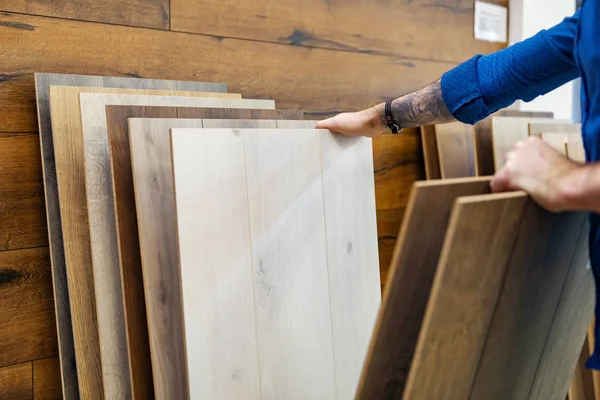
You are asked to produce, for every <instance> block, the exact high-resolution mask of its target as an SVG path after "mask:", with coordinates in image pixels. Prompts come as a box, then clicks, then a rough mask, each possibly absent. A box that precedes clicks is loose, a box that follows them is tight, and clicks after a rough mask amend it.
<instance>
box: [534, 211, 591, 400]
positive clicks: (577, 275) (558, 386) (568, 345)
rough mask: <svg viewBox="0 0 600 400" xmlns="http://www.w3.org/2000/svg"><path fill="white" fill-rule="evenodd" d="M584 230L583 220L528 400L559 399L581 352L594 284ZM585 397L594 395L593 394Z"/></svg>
mask: <svg viewBox="0 0 600 400" xmlns="http://www.w3.org/2000/svg"><path fill="white" fill-rule="evenodd" d="M588 232H589V225H588V224H587V221H584V224H583V227H582V229H581V231H580V235H579V238H578V242H577V245H576V249H575V253H574V255H573V261H572V262H571V263H570V268H569V272H568V275H567V279H566V281H565V283H564V286H563V289H562V292H561V294H560V298H559V299H558V307H557V308H556V311H555V313H554V317H553V319H552V325H551V327H550V329H549V334H548V336H547V338H546V340H545V344H544V349H543V352H542V356H541V358H540V361H539V365H538V367H537V370H536V374H535V380H534V382H533V385H532V387H531V390H530V394H529V397H528V399H529V400H563V399H564V398H565V394H566V393H567V389H568V388H569V385H570V383H571V378H572V376H573V371H574V370H575V364H576V363H577V360H578V359H579V356H580V353H581V343H583V341H584V338H585V336H586V333H587V328H588V327H589V326H590V321H591V320H592V318H593V314H594V304H595V298H594V294H595V288H594V277H593V274H592V271H591V269H590V268H588V261H589V257H588V255H589V253H588V235H589V234H588ZM590 334H591V336H588V337H590V338H592V339H593V328H592V330H591V332H590ZM589 350H590V351H592V350H593V349H589ZM588 354H589V352H588ZM586 361H587V360H586ZM583 372H584V373H588V374H592V375H593V374H594V373H595V371H591V370H584V371H583ZM593 379H594V378H593ZM594 383H596V382H594ZM592 386H594V384H592ZM595 389H596V390H597V388H595ZM589 398H591V399H594V396H591V397H589Z"/></svg>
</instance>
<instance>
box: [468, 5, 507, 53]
mask: <svg viewBox="0 0 600 400" xmlns="http://www.w3.org/2000/svg"><path fill="white" fill-rule="evenodd" d="M507 18H508V10H507V8H506V7H502V6H497V5H495V4H490V3H485V2H483V1H475V24H474V26H475V39H479V40H485V41H488V42H501V43H505V42H506V41H507V40H508V38H507V33H506V30H507V25H508V21H507Z"/></svg>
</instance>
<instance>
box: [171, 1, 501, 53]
mask: <svg viewBox="0 0 600 400" xmlns="http://www.w3.org/2000/svg"><path fill="white" fill-rule="evenodd" d="M498 3H500V4H503V5H505V6H506V5H507V4H508V1H506V0H501V1H499V2H498ZM299 8H301V9H299ZM231 10H236V11H235V12H231ZM425 26H426V27H427V28H426V29H424V27H425ZM171 27H172V29H173V30H177V31H186V32H195V33H204V34H209V35H217V36H226V37H239V38H246V39H255V40H260V41H267V42H275V43H285V44H291V45H294V46H302V47H321V48H333V49H338V50H343V51H347V52H366V53H385V54H391V55H395V56H401V57H414V58H421V59H438V60H444V61H452V62H460V61H463V60H466V59H467V58H469V57H470V56H472V55H473V54H475V53H489V52H492V51H496V50H499V49H501V48H502V47H503V46H502V45H501V44H498V43H489V42H483V41H478V40H475V39H474V38H473V1H472V0H458V1H444V0H442V1H440V0H423V1H414V2H413V1H395V2H389V1H362V0H348V1H337V2H331V1H322V0H306V1H304V2H302V5H300V3H298V2H297V1H294V0H254V1H244V0H225V1H224V0H171Z"/></svg>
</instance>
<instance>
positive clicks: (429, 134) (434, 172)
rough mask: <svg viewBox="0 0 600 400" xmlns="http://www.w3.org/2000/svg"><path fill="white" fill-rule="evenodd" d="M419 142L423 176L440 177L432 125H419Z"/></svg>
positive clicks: (428, 177) (436, 146)
mask: <svg viewBox="0 0 600 400" xmlns="http://www.w3.org/2000/svg"><path fill="white" fill-rule="evenodd" d="M421 144H422V146H423V161H424V163H425V177H426V178H427V179H440V178H441V177H442V173H441V171H440V158H439V155H438V145H437V140H436V134H435V126H434V125H424V126H422V127H421Z"/></svg>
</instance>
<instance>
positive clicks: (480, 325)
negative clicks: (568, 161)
mask: <svg viewBox="0 0 600 400" xmlns="http://www.w3.org/2000/svg"><path fill="white" fill-rule="evenodd" d="M526 202H527V196H526V195H525V194H523V193H521V192H516V193H503V194H494V195H481V196H468V197H461V198H459V199H457V200H456V202H455V205H454V207H453V210H452V215H451V217H450V222H449V225H448V229H447V232H446V237H445V240H444V246H443V249H442V253H441V255H440V260H439V263H438V270H437V272H436V276H435V279H434V282H433V286H432V289H431V296H430V299H429V302H428V304H427V311H426V313H425V318H424V321H423V325H422V328H421V333H420V334H419V340H418V344H417V349H416V352H415V356H414V359H413V364H412V366H411V370H410V374H409V378H408V383H407V385H406V388H405V391H404V396H403V397H396V398H402V399H405V400H417V399H419V400H421V399H436V400H450V399H452V400H454V399H466V398H469V394H470V390H471V385H472V382H473V379H474V376H475V374H476V371H477V366H478V364H479V359H480V354H481V351H482V349H483V347H484V345H485V342H486V337H487V333H488V328H489V325H490V324H491V322H492V317H493V315H494V309H495V306H496V302H497V300H498V297H499V295H500V291H501V287H502V282H503V279H504V275H505V271H506V266H507V264H508V261H509V258H510V256H511V249H512V247H513V245H514V243H515V237H516V234H517V232H518V229H519V223H520V221H521V218H522V216H523V211H524V207H525V204H526ZM440 365H443V366H444V367H443V369H440ZM503 383H504V384H507V385H509V384H510V383H509V382H503Z"/></svg>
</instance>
